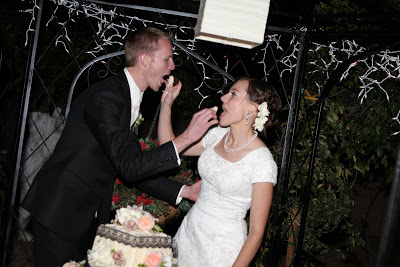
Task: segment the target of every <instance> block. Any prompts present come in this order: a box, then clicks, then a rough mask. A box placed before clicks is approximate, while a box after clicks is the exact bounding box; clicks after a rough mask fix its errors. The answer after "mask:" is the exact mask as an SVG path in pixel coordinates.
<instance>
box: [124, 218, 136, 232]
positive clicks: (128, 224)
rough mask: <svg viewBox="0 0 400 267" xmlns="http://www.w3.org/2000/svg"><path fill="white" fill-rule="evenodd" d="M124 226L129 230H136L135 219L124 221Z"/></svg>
mask: <svg viewBox="0 0 400 267" xmlns="http://www.w3.org/2000/svg"><path fill="white" fill-rule="evenodd" d="M124 228H125V229H128V230H135V228H136V221H135V220H129V221H127V222H125V223H124Z"/></svg>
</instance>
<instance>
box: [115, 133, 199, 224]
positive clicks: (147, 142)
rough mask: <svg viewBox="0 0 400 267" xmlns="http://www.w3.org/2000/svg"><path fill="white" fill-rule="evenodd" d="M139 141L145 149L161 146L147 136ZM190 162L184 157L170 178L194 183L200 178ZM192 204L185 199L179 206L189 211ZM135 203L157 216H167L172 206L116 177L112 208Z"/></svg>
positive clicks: (184, 182)
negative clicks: (191, 167) (125, 183)
mask: <svg viewBox="0 0 400 267" xmlns="http://www.w3.org/2000/svg"><path fill="white" fill-rule="evenodd" d="M139 142H140V145H141V147H142V150H143V151H146V150H150V149H153V148H156V147H157V146H159V143H158V141H157V139H152V138H145V139H139ZM189 164H190V161H188V160H186V159H185V158H182V159H181V165H180V167H179V171H174V172H173V173H172V172H171V175H170V176H169V178H170V179H172V180H174V181H177V182H181V183H183V184H186V185H192V184H194V183H195V182H196V181H197V180H198V178H197V179H196V178H195V176H194V173H193V171H192V170H191V169H190V168H189V167H188V166H189ZM192 204H193V203H191V202H190V201H188V200H186V199H183V200H182V201H181V203H180V204H179V207H178V208H179V209H180V210H182V211H183V212H188V211H189V210H190V208H191V207H192ZM133 205H137V206H142V207H143V210H145V211H147V212H149V213H150V214H152V215H153V216H154V217H156V218H159V217H162V216H165V217H167V216H168V215H169V214H170V212H171V206H170V205H169V204H168V203H166V202H164V201H162V200H159V199H157V198H153V197H151V196H150V195H148V194H146V193H144V192H142V191H141V190H139V189H137V188H135V187H127V186H125V185H124V184H123V181H122V180H121V179H119V178H116V180H115V182H114V191H113V196H112V210H117V209H120V208H121V207H126V206H133Z"/></svg>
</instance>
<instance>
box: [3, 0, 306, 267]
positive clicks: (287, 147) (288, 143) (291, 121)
mask: <svg viewBox="0 0 400 267" xmlns="http://www.w3.org/2000/svg"><path fill="white" fill-rule="evenodd" d="M85 2H94V3H95V2H97V3H102V4H107V5H110V3H106V2H103V1H95V0H92V1H90V0H89V1H85ZM127 7H128V6H127ZM129 8H136V9H140V8H139V6H130V7H129ZM143 10H147V9H143ZM147 11H153V12H166V13H167V11H162V10H159V9H157V10H147ZM42 12H43V0H40V3H39V9H38V14H37V19H36V26H35V27H36V31H35V37H34V40H33V47H32V50H31V58H30V64H29V70H28V78H27V87H26V93H25V98H24V108H23V110H21V116H22V117H21V118H22V119H21V128H20V129H21V131H20V136H19V144H18V153H17V158H16V166H15V174H14V179H13V181H12V182H13V184H12V196H11V200H10V207H9V209H8V214H6V217H7V224H6V225H5V226H6V228H5V227H3V228H4V229H2V230H4V231H3V232H4V233H5V235H6V238H2V242H4V247H2V248H3V249H4V251H3V262H2V264H3V265H2V266H3V267H4V266H5V264H6V254H7V245H8V239H9V234H10V228H11V227H10V226H11V220H12V210H13V208H14V205H15V195H16V189H17V185H18V176H19V166H20V163H21V153H22V147H23V140H24V132H25V126H26V117H27V112H28V105H29V96H30V91H31V86H32V78H33V71H34V68H35V67H34V63H35V56H36V49H37V43H38V38H39V29H40V21H41V15H42ZM169 14H171V13H169ZM175 15H181V16H182V15H184V16H189V17H193V18H197V15H192V16H190V14H187V13H182V14H175ZM268 31H270V32H277V33H283V34H295V35H297V36H299V35H300V38H301V39H300V40H301V43H300V45H301V49H299V51H303V49H304V42H305V41H304V33H301V32H300V31H298V30H289V29H287V28H280V27H273V26H267V32H268ZM173 44H174V45H176V46H178V47H179V48H180V49H182V50H184V51H185V52H186V53H188V54H191V55H192V56H194V57H195V58H197V59H198V60H200V61H202V62H203V63H205V64H207V65H208V66H210V67H211V68H213V69H214V70H216V71H218V72H220V73H221V74H223V75H224V76H225V77H226V78H228V79H230V80H232V81H234V77H232V76H231V75H229V74H228V73H226V72H225V71H223V70H221V69H220V68H218V67H217V66H215V65H214V64H211V63H209V62H208V61H207V60H205V59H204V58H202V57H201V56H199V55H197V54H196V53H194V52H193V51H191V50H189V49H187V48H186V47H185V46H184V45H181V44H180V43H178V42H177V41H173ZM299 53H300V52H299ZM122 54H123V51H117V52H114V53H110V54H107V55H104V56H101V57H98V58H95V59H93V60H92V61H90V62H88V63H87V64H86V65H85V66H84V67H82V68H81V70H80V71H79V72H78V74H77V75H76V76H75V77H74V79H73V82H72V84H71V87H70V91H69V94H68V100H67V106H66V111H65V120H66V119H67V116H68V114H69V111H70V105H71V102H72V96H73V92H74V89H75V86H76V83H77V81H78V79H79V77H80V76H81V75H82V73H83V72H84V71H85V70H86V69H87V68H89V67H90V66H91V65H93V64H94V63H96V62H98V61H100V60H104V59H107V58H111V57H114V56H119V55H122ZM302 60H303V57H302V56H300V55H299V57H298V62H297V63H298V64H297V67H296V72H295V80H294V83H293V88H292V101H291V103H290V113H289V117H288V122H287V130H286V137H285V143H284V152H283V158H282V162H281V171H280V177H282V178H283V180H282V179H279V184H278V194H277V199H276V204H275V209H276V211H279V208H280V195H281V193H282V190H283V189H284V188H283V185H284V180H285V179H287V178H285V177H284V174H285V173H287V172H288V169H289V167H290V166H289V164H287V163H290V155H291V150H292V142H293V137H294V135H295V133H294V131H291V129H293V128H292V127H293V125H295V121H296V116H297V113H294V110H295V109H294V107H298V105H296V101H295V99H299V95H300V94H299V92H298V91H299V87H300V84H299V81H300V76H301V71H302V68H301V67H300V66H301V65H302V64H300V63H302ZM296 96H297V97H296ZM288 155H289V157H288ZM285 169H286V171H285ZM287 177H288V176H287ZM276 214H278V212H276ZM7 215H8V216H7ZM2 226H4V225H2ZM2 245H3V243H2ZM275 257H280V255H279V253H277V254H275Z"/></svg>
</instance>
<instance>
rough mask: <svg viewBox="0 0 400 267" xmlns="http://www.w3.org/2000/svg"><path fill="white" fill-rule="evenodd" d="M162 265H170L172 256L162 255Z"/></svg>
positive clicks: (166, 266) (170, 266)
mask: <svg viewBox="0 0 400 267" xmlns="http://www.w3.org/2000/svg"><path fill="white" fill-rule="evenodd" d="M163 265H164V266H165V267H172V257H171V256H164V258H163Z"/></svg>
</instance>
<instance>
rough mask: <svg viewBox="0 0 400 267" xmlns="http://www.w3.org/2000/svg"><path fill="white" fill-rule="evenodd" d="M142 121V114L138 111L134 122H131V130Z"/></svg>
mask: <svg viewBox="0 0 400 267" xmlns="http://www.w3.org/2000/svg"><path fill="white" fill-rule="evenodd" d="M142 121H144V118H143V116H142V113H140V112H139V115H138V117H137V119H136V121H135V123H134V124H133V127H132V131H133V130H134V129H135V128H136V127H139V125H140V124H142Z"/></svg>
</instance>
